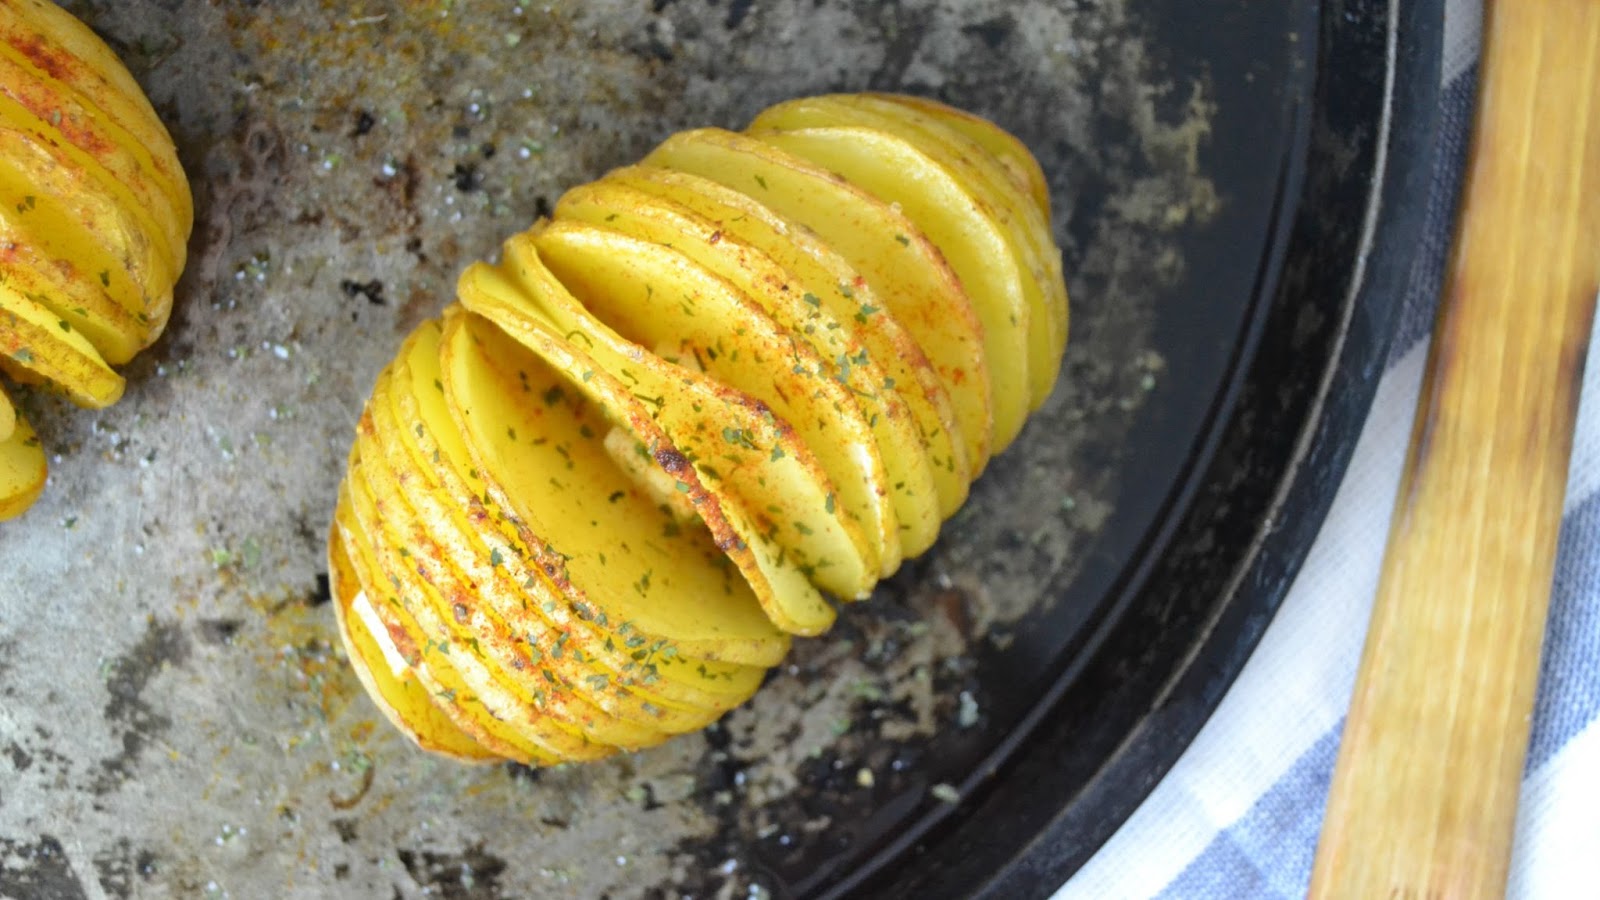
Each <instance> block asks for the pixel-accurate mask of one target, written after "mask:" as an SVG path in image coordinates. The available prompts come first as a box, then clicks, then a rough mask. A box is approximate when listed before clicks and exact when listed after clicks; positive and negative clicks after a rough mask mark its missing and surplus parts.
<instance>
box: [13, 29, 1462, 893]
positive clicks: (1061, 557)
mask: <svg viewBox="0 0 1600 900" xmlns="http://www.w3.org/2000/svg"><path fill="white" fill-rule="evenodd" d="M66 5H67V6H68V7H69V8H71V9H72V10H73V11H75V12H77V13H79V14H80V15H81V16H82V17H83V18H84V19H85V20H86V21H88V22H90V24H91V25H92V26H94V27H95V28H96V29H97V30H98V31H99V32H100V33H101V34H102V35H104V36H105V37H106V38H107V40H108V41H109V42H110V43H111V44H112V45H113V46H114V47H115V48H116V49H117V50H118V52H119V53H121V54H122V55H123V57H124V58H125V59H127V60H128V61H129V65H130V68H131V69H132V70H133V71H134V73H135V75H136V76H137V77H138V78H139V79H140V81H141V83H142V84H144V85H145V86H146V88H147V90H148V91H149V92H150V94H151V96H152V98H153V99H154V101H155V102H156V105H157V107H158V109H160V111H161V112H162V114H163V117H164V118H165V119H166V120H167V121H168V122H169V123H170V125H171V127H172V129H173V131H174V134H175V136H176V137H177V139H178V142H179V145H180V152H181V154H182V157H183V161H184V164H185V167H186V169H187V170H188V172H189V173H190V175H191V179H192V181H193V182H194V185H195V192H196V198H197V223H198V224H197V229H196V234H195V237H194V239H193V240H192V242H191V248H190V249H191V264H190V267H189V269H188V270H187V272H186V275H185V279H184V282H183V284H182V285H181V286H180V290H179V297H178V306H177V312H176V314H175V316H174V320H173V322H172V324H171V326H170V327H169V329H168V333H167V335H166V337H164V338H163V340H162V341H161V342H160V343H159V344H158V345H157V346H156V347H154V348H152V349H151V351H149V352H148V353H147V354H145V355H143V356H141V357H140V359H139V360H138V361H136V362H135V363H134V364H133V365H132V366H131V367H130V370H129V376H130V377H129V390H128V396H127V398H126V399H125V400H124V401H123V402H122V403H120V404H119V405H118V406H117V407H115V408H113V409H112V410H109V411H106V412H103V413H98V414H89V413H85V412H81V411H73V410H67V409H62V408H57V407H56V405H55V404H53V403H51V402H50V401H48V400H47V399H46V398H43V397H38V396H30V397H26V398H25V402H26V403H27V404H29V406H30V408H31V409H32V411H33V413H34V415H33V416H32V418H33V419H34V420H35V421H37V422H39V425H40V431H41V435H42V437H44V439H45V440H46V441H47V443H48V445H49V446H50V447H51V450H52V453H53V459H52V483H51V486H50V489H49V491H47V493H46V496H45V498H44V499H43V500H42V501H41V502H40V504H39V506H38V507H36V508H35V509H34V510H33V511H32V512H30V513H29V515H28V517H27V518H25V519H23V520H21V522H20V523H14V524H13V525H9V526H6V527H5V529H4V530H0V650H3V658H0V696H3V697H4V698H5V699H4V704H3V706H0V750H4V753H0V775H3V776H5V777H4V778H0V895H13V894H14V895H18V896H23V897H35V896H41V897H43V896H77V895H79V894H80V893H84V892H86V890H87V888H86V887H85V885H88V884H90V883H93V884H95V885H98V887H99V888H100V889H101V890H102V891H104V892H106V893H107V894H109V895H111V896H115V897H145V896H152V897H156V896H196V895H209V896H239V897H257V896H284V897H325V896H395V895H398V896H402V897H413V896H429V895H432V896H446V897H470V898H495V897H521V896H541V897H543V896H551V897H585V898H588V897H598V896H611V897H616V898H622V897H632V896H676V895H693V896H696V897H707V896H741V897H743V896H752V897H754V896H764V895H780V896H781V895H826V894H836V893H841V892H848V891H854V892H855V893H857V894H858V895H861V896H874V897H875V896H896V895H899V896H919V897H922V896H961V895H966V894H970V893H974V892H981V891H985V890H987V891H989V892H990V893H991V894H993V895H995V896H1005V897H1011V896H1026V895H1030V894H1045V893H1048V892H1049V891H1050V890H1052V889H1053V888H1054V887H1055V885H1057V884H1058V883H1059V882H1060V880H1061V879H1063V878H1064V877H1066V875H1068V874H1069V873H1070V872H1071V871H1072V870H1073V869H1074V868H1075V867H1076V866H1077V865H1078V864H1080V863H1081V862H1082V860H1083V859H1084V858H1086V856H1087V855H1088V854H1089V853H1091V852H1092V851H1093V849H1094V848H1095V847H1097V846H1098V845H1099V843H1100V842H1101V841H1102V840H1103V839H1104V838H1105V837H1106V836H1107V835H1108V834H1109V832H1110V831H1111V830H1112V829H1113V828H1114V827H1115V825H1116V824H1117V823H1118V822H1120V821H1121V819H1122V818H1124V817H1125V816H1126V815H1127V814H1128V813H1129V812H1130V811H1131V810H1132V808H1133V806H1134V805H1136V804H1137V802H1138V800H1139V799H1140V798H1141V797H1142V796H1143V794H1144V793H1145V792H1146V791H1147V790H1148V789H1149V787H1150V786H1151V785H1153V784H1154V782H1155V781H1156V780H1157V779H1158V778H1159V777H1160V775H1161V774H1162V773H1163V772H1164V771H1165V769H1166V768H1167V766H1169V765H1170V763H1171V761H1172V760H1173V759H1174V758H1175V757H1176V755H1177V753H1178V752H1179V751H1180V750H1181V748H1182V747H1183V746H1184V745H1185V744H1186V743H1187V741H1188V740H1189V738H1190V737H1191V736H1192V735H1193V733H1194V732H1195V731H1196V730H1197V729H1198V727H1199V725H1200V723H1201V722H1202V721H1203V720H1204V718H1205V715H1206V714H1207V713H1208V712H1209V711H1210V710H1211V709H1212V708H1213V707H1214V706H1215V704H1216V702H1217V701H1218V700H1219V699H1220V696H1221V693H1222V691H1223V690H1224V689H1225V688H1226V685H1227V683H1228V681H1229V680H1230V679H1231V677H1232V676H1233V674H1234V673H1235V672H1236V671H1237V669H1238V666H1239V665H1240V664H1242V661H1243V659H1244V658H1245V657H1246V656H1247V655H1248V652H1249V650H1250V648H1251V647H1252V646H1253V644H1254V641H1255V639H1256V637H1257V636H1258V635H1259V634H1260V631H1261V629H1262V628H1263V627H1264V626H1265V623H1266V621H1267V619H1268V618H1269V617H1270V614H1271V610H1272V609H1273V608H1274V607H1275V605H1276V603H1277V602H1278V600H1279V599H1280V598H1281V596H1282V592H1283V589H1284V587H1285V586H1286V584H1287V582H1288V579H1289V578H1290V577H1291V576H1292V573H1293V571H1294V569H1295V568H1296V566H1297V565H1298V563H1299V560H1300V558H1301V557H1302V556H1303V553H1304V551H1305V549H1306V547H1307V546H1308V544H1309V542H1310V539H1311V537H1312V535H1313V534H1314V532H1315V530H1316V526H1317V524H1318V523H1319V522H1320V520H1321V516H1322V514H1323V512H1324V511H1325V509H1326V504H1327V502H1328V500H1329V499H1330V498H1331V495H1332V491H1333V488H1334V485H1335V484H1336V483H1337V480H1338V476H1339V474H1340V473H1341V471H1342V469H1343V465H1344V462H1345V460H1346V458H1347V456H1348V453H1349V450H1350V448H1351V445H1352V444H1353V442H1354V439H1355V433H1356V429H1357V427H1358V425H1359V423H1360V420H1361V418H1362V416H1363V415H1364V412H1365V409H1366V406H1367V403H1368V401H1369V399H1370V395H1371V390H1372V388H1373V386H1374V383H1375V380H1376V377H1377V374H1378V371H1379V369H1380V364H1381V360H1382V355H1383V348H1384V346H1385V343H1386V339H1387V335H1388V334H1389V331H1390V329H1389V322H1390V319H1391V315H1392V313H1393V306H1392V304H1393V302H1394V301H1395V300H1396V299H1397V297H1398V291H1397V290H1396V289H1395V287H1396V285H1397V284H1398V282H1399V279H1401V278H1403V276H1404V274H1405V271H1406V261H1407V259H1408V258H1409V248H1410V246H1411V244H1412V236H1413V235H1414V234H1415V232H1416V227H1415V226H1416V219H1415V215H1414V214H1413V213H1414V212H1415V211H1416V209H1417V204H1416V203H1414V202H1413V201H1414V199H1415V198H1417V197H1418V196H1419V194H1420V189H1421V187H1422V185H1421V181H1420V179H1419V176H1418V173H1419V172H1420V171H1422V170H1423V167H1424V163H1425V159H1426V156H1427V154H1428V152H1429V150H1430V147H1431V144H1430V140H1429V136H1430V135H1431V117H1432V115H1433V106H1432V103H1431V96H1432V92H1433V90H1434V88H1435V85H1436V83H1437V77H1436V69H1437V55H1438V47H1437V30H1438V27H1439V23H1440V15H1441V14H1440V11H1439V4H1438V3H1437V2H1436V0H1434V2H1419V3H1411V4H1404V5H1402V4H1400V3H1399V2H1398V0H1393V2H1344V3H1335V2H1328V3H1313V2H1294V3H1282V4H1263V3H1258V2H1249V0H1218V2H1211V3H1193V2H1186V0H1079V2H1071V3H1067V2H1061V0H1022V2H1004V0H964V2H936V0H895V2H880V0H784V2H779V0H772V2H756V3H752V2H749V0H722V2H717V0H596V2H588V3H578V2H569V3H549V4H531V3H524V4H517V3H510V2H506V3H492V4H491V3H485V2H478V0H455V2H428V3H424V2H399V0H396V2H368V3H344V2H324V0H284V2H274V3H249V2H247V3H233V4H213V3H203V2H198V0H196V2H182V0H116V2H111V0H103V2H102V0H93V2H91V0H77V2H70V3H68V4H66ZM864 87H871V88H878V89H901V90H908V91H912V92H916V93H923V94H928V95H932V96H937V97H940V98H943V99H946V100H949V101H951V102H953V103H956V104H958V105H961V106H963V107H966V108H968V109H972V110H974V111H977V112H979V113H981V114H984V115H986V116H990V117H992V118H994V119H995V120H996V121H998V122H1000V123H1001V124H1003V125H1004V126H1006V127H1007V128H1010V129H1012V130H1013V131H1015V132H1016V133H1017V134H1018V135H1019V136H1021V137H1022V138H1023V139H1024V140H1025V141H1027V142H1028V144H1029V146H1030V147H1031V148H1032V149H1033V150H1034V152H1035V153H1036V154H1037V155H1038V156H1039V157H1040V159H1041V161H1042V163H1043V164H1044V166H1045V168H1046V171H1047V172H1048V173H1049V178H1050V183H1051V188H1052V192H1053V203H1054V205H1055V208H1056V211H1057V221H1056V232H1057V234H1056V237H1057V239H1058V241H1059V242H1060V243H1061V245H1062V248H1063V252H1064V255H1065V262H1066V269H1067V271H1068V273H1069V282H1070V287H1071V290H1072V292H1073V300H1074V307H1073V336H1072V343H1071V346H1070V347H1069V350H1068V355H1067V360H1066V366H1065V371H1064V374H1063V377H1062V380H1061V382H1060V384H1059V385H1058V388H1057V391H1056V393H1055V395H1054V397H1053V398H1052V400H1051V402H1050V403H1049V404H1048V405H1047V406H1046V408H1045V409H1044V410H1043V411H1042V412H1041V413H1040V414H1039V415H1038V416H1036V417H1035V418H1034V420H1033V421H1032V422H1031V424H1030V425H1029V427H1028V429H1027V430H1026V431H1025V432H1024V436H1023V437H1022V439H1021V440H1019V442H1018V443H1017V445H1016V446H1015V447H1014V448H1013V449H1012V450H1011V451H1010V452H1008V453H1007V454H1006V455H1005V456H1003V457H1002V458H1000V459H999V460H997V461H996V462H995V463H994V464H992V465H991V467H990V470H989V471H988V472H987V473H986V474H985V476H984V478H983V480H982V481H981V482H980V483H979V485H978V486H977V488H976V490H975V492H974V496H973V498H972V500H971V501H970V502H969V504H968V506H967V507H966V508H965V509H964V510H963V512H962V513H961V514H960V515H959V516H958V517H957V518H956V519H954V520H952V522H951V523H950V524H949V525H948V526H947V528H946V531H945V535H944V537H943V538H942V539H941V541H940V543H939V544H938V545H937V546H936V547H935V549H934V550H933V551H932V552H930V553H929V554H928V555H927V556H925V557H924V558H922V559H920V560H917V561H915V562H913V563H911V564H909V565H908V566H907V567H906V569H905V570H904V571H902V573H901V574H899V575H898V576H896V578H894V579H892V580H891V581H890V582H888V583H886V584H885V585H884V586H883V587H882V588H881V589H880V590H879V591H878V593H877V594H876V595H875V596H874V597H873V599H872V600H870V601H868V602H866V603H863V604H858V605H855V606H853V607H851V608H850V609H849V610H848V611H847V613H846V614H845V615H844V616H843V617H842V618H841V623H840V625H839V627H838V629H837V630H836V631H835V633H834V634H833V635H831V636H830V637H829V638H828V639H826V640H818V641H806V642H801V643H800V644H799V645H798V646H797V648H796V651H795V653H794V654H793V657H792V659H791V662H790V664H788V665H786V666H784V667H782V668H780V669H779V670H777V671H776V672H775V673H774V674H773V676H772V677H771V678H770V679H769V683H768V684H767V685H766V686H765V687H764V688H763V690H762V691H761V693H760V694H759V695H758V696H757V697H756V699H755V700H754V701H752V702H751V703H750V704H749V705H747V706H746V707H744V708H742V709H740V710H738V711H736V712H734V713H733V714H730V716H728V717H727V719H725V720H724V722H723V723H722V724H721V725H720V726H719V727H717V728H714V729H712V730H710V731H708V732H707V733H706V734H704V735H698V736H690V737H686V738H684V739H681V740H679V741H675V742H673V743H672V744H669V745H668V746H666V747H663V748H660V749H657V750H652V751H648V752H645V753H640V754H631V755H627V756H624V757H621V758H619V759H616V760H613V761H608V762H606V763H602V764H598V765H593V766H583V767H575V768H562V769H556V770H550V771H545V772H537V773H536V772H532V771H530V770H526V769H520V768H517V767H504V766H502V767H493V768H487V769H483V768H477V769H470V768H464V767H460V766H455V765H451V764H445V763H441V762H438V761H436V760H433V759H430V758H428V757H426V756H423V755H421V754H419V753H416V752H415V751H413V750H412V749H411V748H410V747H409V746H407V745H406V744H405V743H404V742H403V741H401V740H400V739H398V738H397V737H396V736H395V735H394V734H393V733H392V732H391V731H390V730H389V729H387V728H386V727H383V726H382V723H381V721H379V720H378V718H377V715H376V712H375V710H373V708H372V707H371V706H370V704H368V703H367V701H366V700H365V698H364V697H363V696H362V695H361V694H360V689H359V686H358V685H357V684H356V683H355V680H354V678H353V677H352V676H351V675H350V673H349V672H348V671H347V668H346V667H345V665H344V663H343V660H342V658H341V651H340V650H339V648H338V647H337V646H336V645H337V640H336V639H335V638H334V634H333V630H332V622H331V615H330V613H329V610H328V608H327V606H326V604H325V603H324V600H325V598H326V593H325V592H326V587H325V582H324V581H323V579H322V573H323V571H324V563H323V562H322V547H321V535H322V533H323V529H324V527H325V524H326V522H327V519H328V515H329V511H330V509H331V505H332V498H333V488H334V485H335V484H336V483H337V479H338V477H339V474H340V469H341V465H342V460H343V456H344V451H345V449H346V448H347V446H348V442H349V439H350V434H351V428H352V427H353V422H354V417H355V415H356V413H357V411H358V410H359V406H360V403H361V401H362V400H363V399H364V398H365V396H366V393H367V390H368V387H369V386H370V384H371V380H372V377H373V375H374V374H375V373H376V371H377V370H378V368H379V367H380V366H382V365H383V364H384V363H385V362H386V361H387V360H388V358H389V357H390V355H391V354H392V353H393V351H394V349H395V347H396V346H397V344H398V341H399V338H400V336H401V335H402V334H403V333H404V332H405V331H407V330H409V329H410V328H411V327H412V326H414V325H415V324H416V323H417V322H418V321H420V320H421V319H422V318H425V317H427V316H429V315H432V314H434V313H435V312H437V310H438V309H440V308H441V307H442V306H443V305H444V303H445V302H446V301H447V299H448V294H449V285H450V284H451V282H452V280H453V278H454V276H455V274H456V273H457V272H458V271H459V270H460V268H461V267H462V266H463V265H465V264H466V262H468V261H470V260H472V259H475V258H479V257H483V256H487V255H490V254H492V253H493V252H494V251H495V247H496V245H497V244H498V242H499V240H500V239H501V238H503V237H505V236H506V235H508V234H509V233H511V232H512V231H514V230H517V229H519V228H521V227H524V226H525V225H526V223H527V222H529V221H531V220H532V219H533V218H534V217H535V216H537V215H538V214H539V213H540V211H541V210H542V209H545V208H547V206H548V204H549V203H550V202H551V201H552V200H553V199H554V198H555V197H556V196H558V195H559V193H560V192H561V191H562V190H563V189H565V188H566V187H568V186H570V185H573V184H576V183H579V182H581V181H585V180H588V179H591V178H593V177H594V176H596V175H597V174H598V173H600V172H602V171H604V170H605V169H606V168H607V167H610V166H613V165H618V164H622V163H625V162H628V161H631V160H632V159H635V158H637V157H638V156H639V155H641V154H642V153H643V152H644V151H645V150H647V149H648V148H649V147H650V146H651V145H652V144H653V143H654V142H655V141H657V140H659V139H660V138H661V137H663V136H665V135H666V134H667V133H669V132H671V131H672V130H675V129H677V128H681V127H687V126H691V125H697V124H707V123H711V124H720V125H724V126H730V127H738V126H740V125H742V124H743V122H745V121H746V120H747V119H748V117H749V116H750V115H751V114H753V113H754V112H755V111H756V110H758V109H760V108H761V107H762V106H764V105H765V104H767V103H770V102H773V101H776V100H779V99H782V98H785V97H789V96H795V95H798V94H803V93H811V92H818V91H824V90H849V89H859V88H864ZM63 573H65V575H63ZM63 636H68V638H67V639H63ZM952 801H955V802H952Z"/></svg>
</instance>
